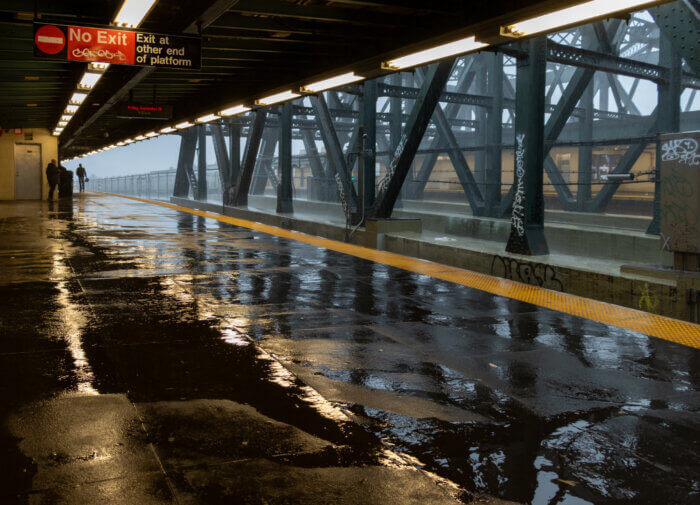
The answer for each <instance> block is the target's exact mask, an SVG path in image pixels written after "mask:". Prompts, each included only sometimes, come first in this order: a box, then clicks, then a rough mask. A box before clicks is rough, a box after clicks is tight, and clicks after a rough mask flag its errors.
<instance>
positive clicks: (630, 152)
mask: <svg viewBox="0 0 700 505" xmlns="http://www.w3.org/2000/svg"><path fill="white" fill-rule="evenodd" d="M656 116H657V109H654V112H653V114H652V115H651V116H649V118H648V120H647V121H648V123H647V124H648V125H649V127H648V129H647V134H648V135H652V134H654V133H656V131H657V127H656ZM646 146H647V142H646V141H642V142H637V143H635V144H632V145H631V146H630V147H629V149H627V152H626V153H625V155H624V156H623V157H622V159H621V160H620V161H619V163H618V164H617V166H616V167H615V168H614V169H613V170H612V172H610V173H611V174H615V175H616V174H627V173H629V172H630V170H632V167H633V166H634V164H635V163H636V162H637V160H638V159H639V157H640V156H641V155H642V153H643V152H644V149H646ZM619 187H620V182H619V181H606V183H605V184H604V185H603V187H602V188H601V189H600V191H598V194H597V195H596V196H595V197H594V198H593V200H591V202H590V203H589V204H588V205H587V206H586V211H587V212H605V208H606V207H607V206H608V203H610V200H611V199H612V197H613V195H614V194H615V192H616V191H617V189H618V188H619Z"/></svg>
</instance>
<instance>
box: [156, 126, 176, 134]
mask: <svg viewBox="0 0 700 505" xmlns="http://www.w3.org/2000/svg"><path fill="white" fill-rule="evenodd" d="M174 131H175V128H173V127H172V126H166V127H165V128H163V129H162V130H161V131H160V132H161V133H172V132H174Z"/></svg>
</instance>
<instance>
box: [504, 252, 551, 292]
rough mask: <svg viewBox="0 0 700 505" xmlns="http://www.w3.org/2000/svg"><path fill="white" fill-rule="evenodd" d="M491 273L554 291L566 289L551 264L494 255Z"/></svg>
mask: <svg viewBox="0 0 700 505" xmlns="http://www.w3.org/2000/svg"><path fill="white" fill-rule="evenodd" d="M491 275H495V276H497V277H503V278H504V279H510V280H512V281H518V282H524V283H525V284H531V285H533V286H540V287H543V288H547V289H552V290H554V291H561V292H563V291H564V284H563V283H562V281H561V280H560V279H559V278H558V277H557V271H556V270H555V269H554V267H552V266H551V265H546V264H544V263H531V262H529V261H520V260H517V259H514V258H508V257H504V256H494V257H493V260H492V261H491Z"/></svg>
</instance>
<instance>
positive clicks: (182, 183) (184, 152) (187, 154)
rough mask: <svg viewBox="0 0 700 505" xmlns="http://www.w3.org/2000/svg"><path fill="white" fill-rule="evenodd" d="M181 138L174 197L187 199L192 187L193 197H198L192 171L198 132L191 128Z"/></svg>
mask: <svg viewBox="0 0 700 505" xmlns="http://www.w3.org/2000/svg"><path fill="white" fill-rule="evenodd" d="M180 138H181V140H180V154H179V156H178V159H177V172H175V184H174V187H173V196H178V197H180V198H187V197H188V195H189V191H190V186H192V195H193V196H196V194H197V184H196V180H195V178H194V172H193V170H192V165H193V164H194V154H195V150H196V147H197V132H196V131H195V130H194V129H193V128H189V129H187V130H184V131H183V132H182V133H181V134H180ZM117 182H118V181H117ZM192 183H194V184H192Z"/></svg>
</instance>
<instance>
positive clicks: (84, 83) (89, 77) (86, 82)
mask: <svg viewBox="0 0 700 505" xmlns="http://www.w3.org/2000/svg"><path fill="white" fill-rule="evenodd" d="M101 77H102V74H101V73H97V72H85V73H84V74H83V77H81V79H80V82H79V83H78V88H79V89H92V88H94V87H95V84H97V81H99V80H100V78H101Z"/></svg>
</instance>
